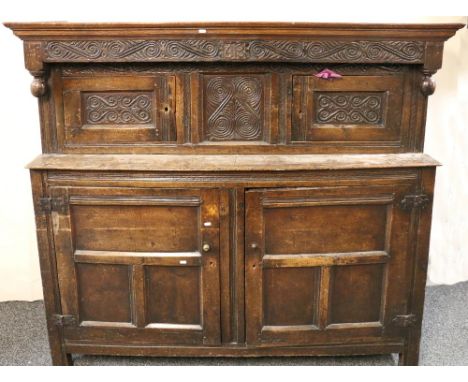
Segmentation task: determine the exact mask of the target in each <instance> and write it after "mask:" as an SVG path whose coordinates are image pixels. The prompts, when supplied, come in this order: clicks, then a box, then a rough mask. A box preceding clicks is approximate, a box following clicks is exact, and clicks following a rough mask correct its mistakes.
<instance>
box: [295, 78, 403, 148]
mask: <svg viewBox="0 0 468 382" xmlns="http://www.w3.org/2000/svg"><path fill="white" fill-rule="evenodd" d="M405 86H407V84H405V74H404V73H403V72H401V73H393V74H392V75H385V76H345V77H343V78H340V79H339V80H336V81H326V80H323V79H321V78H317V77H315V76H313V75H312V76H310V75H306V76H303V75H297V76H294V78H293V88H294V91H293V93H294V96H293V113H292V125H293V128H292V136H291V140H292V141H293V142H306V141H331V142H333V141H338V142H342V143H343V142H347V141H388V142H391V141H398V140H402V138H403V137H402V134H401V133H402V131H405V130H407V129H408V126H409V120H408V116H407V115H406V114H405V112H404V109H403V105H404V104H405V101H407V98H406V97H408V95H409V94H410V93H411V92H410V91H408V92H406V93H405Z"/></svg>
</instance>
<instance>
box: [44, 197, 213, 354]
mask: <svg viewBox="0 0 468 382" xmlns="http://www.w3.org/2000/svg"><path fill="white" fill-rule="evenodd" d="M51 201H52V212H51V214H52V222H53V231H54V235H55V236H54V237H55V247H56V256H57V266H58V269H59V287H60V294H61V302H62V310H63V317H62V318H61V319H62V320H63V322H62V324H64V334H65V339H66V340H70V341H99V342H100V343H103V342H104V343H109V344H119V343H121V344H129V343H138V344H145V343H147V344H160V345H164V344H171V345H173V344H184V345H197V344H217V343H219V342H220V312H219V272H218V269H219V264H218V262H219V208H218V191H217V190H213V189H202V190H192V189H186V190H178V189H136V188H134V189H129V188H68V189H66V188H53V189H52V190H51Z"/></svg>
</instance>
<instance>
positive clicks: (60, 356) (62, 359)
mask: <svg viewBox="0 0 468 382" xmlns="http://www.w3.org/2000/svg"><path fill="white" fill-rule="evenodd" d="M51 356H52V365H53V366H73V358H72V355H71V354H70V353H63V352H61V353H57V352H54V351H52V352H51Z"/></svg>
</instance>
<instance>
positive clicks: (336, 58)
mask: <svg viewBox="0 0 468 382" xmlns="http://www.w3.org/2000/svg"><path fill="white" fill-rule="evenodd" d="M43 49H44V50H43V60H44V62H89V61H93V62H132V61H143V62H164V61H170V62H174V61H180V62H190V61H205V62H206V61H208V62H210V61H258V62H284V61H287V62H316V63H340V62H351V63H401V64H404V63H410V64H420V63H423V60H424V50H425V44H424V42H422V41H301V40H290V39H289V40H266V39H265V40H263V39H262V40H246V41H240V40H214V39H180V40H174V39H171V40H165V39H161V40H128V39H125V40H123V39H112V40H54V41H47V42H45V43H44V47H43Z"/></svg>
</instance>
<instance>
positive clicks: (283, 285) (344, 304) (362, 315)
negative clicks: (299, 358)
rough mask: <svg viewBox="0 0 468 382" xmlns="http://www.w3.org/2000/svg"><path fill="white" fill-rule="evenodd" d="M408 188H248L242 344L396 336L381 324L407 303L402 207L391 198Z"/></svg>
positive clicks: (406, 221) (389, 326)
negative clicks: (245, 333)
mask: <svg viewBox="0 0 468 382" xmlns="http://www.w3.org/2000/svg"><path fill="white" fill-rule="evenodd" d="M408 183H410V181H408ZM413 188H414V185H413V184H408V185H404V184H401V183H400V184H399V185H395V186H389V185H386V186H371V185H369V187H365V188H364V187H322V188H316V189H307V188H301V189H282V190H258V191H255V190H250V191H248V192H247V193H246V208H247V212H246V248H247V249H246V283H247V287H246V324H247V325H246V328H247V341H248V342H249V343H251V344H257V345H261V344H262V343H265V344H270V343H275V344H281V343H284V344H285V345H294V344H319V343H323V342H326V341H334V340H336V341H340V342H341V341H353V340H358V339H359V338H362V337H367V338H373V339H375V338H383V337H385V336H387V337H391V336H397V337H398V336H400V335H402V333H401V332H400V329H398V328H395V327H393V326H392V324H391V321H392V319H393V318H394V317H395V316H396V315H398V314H404V313H405V311H406V310H405V309H406V303H407V287H408V284H407V280H406V278H405V275H406V273H405V272H404V269H405V267H406V265H407V261H409V259H408V250H407V248H408V245H409V231H410V230H409V225H410V214H409V213H408V212H406V211H404V210H402V209H401V208H400V207H399V202H400V200H401V199H402V198H403V196H404V194H405V193H407V192H409V191H410V190H412V189H413ZM390 279H391V280H398V282H395V283H391V284H389V283H388V280H390Z"/></svg>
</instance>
